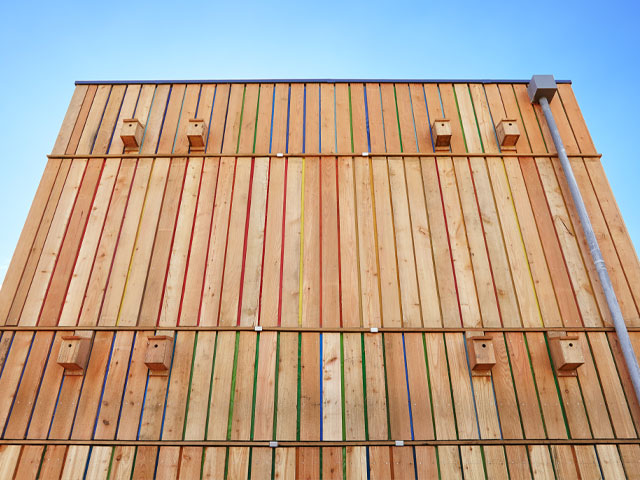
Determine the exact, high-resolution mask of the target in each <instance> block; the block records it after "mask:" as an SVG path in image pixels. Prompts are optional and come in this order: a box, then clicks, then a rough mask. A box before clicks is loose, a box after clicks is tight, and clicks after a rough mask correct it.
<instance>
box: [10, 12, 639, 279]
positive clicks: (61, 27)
mask: <svg viewBox="0 0 640 480" xmlns="http://www.w3.org/2000/svg"><path fill="white" fill-rule="evenodd" d="M639 8H640V7H638V6H637V4H636V2H631V1H629V2H617V1H609V2H606V4H603V2H598V3H595V2H584V1H582V2H575V1H560V2H557V1H556V2H543V1H534V2H505V1H500V2H469V3H468V4H467V3H464V2H442V1H441V2H430V1H421V2H407V1H395V2H389V3H382V2H377V1H373V0H372V1H367V2H333V1H325V2H314V3H306V2H281V3H279V4H275V3H273V4H272V3H271V2H249V1H245V2H233V1H228V2H224V3H219V2H211V1H210V2H202V3H195V2H177V1H173V2H164V1H161V0H158V1H156V2H140V1H129V2H119V1H109V2H8V3H4V4H3V8H2V18H1V19H0V25H1V28H0V69H1V71H2V75H1V76H0V139H1V142H2V160H1V161H2V163H3V165H2V172H3V175H2V176H0V205H1V207H0V224H1V225H2V234H1V235H0V279H1V278H3V277H4V273H5V271H6V268H7V266H8V264H9V261H10V259H11V255H12V254H13V250H14V248H15V245H16V242H17V240H18V236H19V235H20V231H21V229H22V225H23V224H24V220H25V218H26V215H27V212H28V209H29V206H30V205H31V201H32V199H33V195H34V193H35V190H36V188H37V185H38V182H39V180H40V176H41V174H42V171H43V169H44V165H45V161H46V157H45V155H46V154H47V153H49V152H50V151H51V148H52V146H53V143H54V140H55V137H56V135H57V132H58V129H59V128H60V124H61V123H62V119H63V117H64V113H65V111H66V108H67V105H68V102H69V100H70V98H71V94H72V92H73V88H74V85H73V82H74V81H75V80H132V79H136V80H137V79H228V78H508V79H512V78H516V79H517V78H523V79H524V78H529V77H530V76H531V75H532V74H534V73H552V74H554V75H555V76H556V78H562V79H571V80H573V82H574V83H573V87H574V90H575V92H576V96H577V97H578V102H579V103H580V106H581V108H582V112H583V114H584V116H585V118H586V121H587V124H588V126H589V128H590V130H591V134H592V136H593V139H594V142H595V144H596V148H597V149H598V150H599V151H600V152H603V153H604V158H603V162H604V166H605V170H606V172H607V174H608V177H609V181H610V182H611V184H612V186H613V190H614V192H615V194H616V197H617V200H618V203H619V205H620V208H621V210H622V214H623V217H624V219H625V221H626V224H627V227H628V228H629V231H630V232H631V237H632V239H633V241H634V243H635V245H636V247H638V246H640V208H638V207H639V206H640V202H638V200H637V189H638V184H639V181H640V159H638V158H637V154H636V153H635V152H636V151H637V149H638V146H637V145H636V140H637V138H638V119H637V112H639V111H640V95H639V94H638V91H639V89H638V86H637V84H636V82H637V81H638V76H639V73H640V62H639V60H640V53H639V51H640V33H639V32H640V29H639V28H638V20H640V19H639V11H640V10H639Z"/></svg>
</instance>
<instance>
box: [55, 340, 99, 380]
mask: <svg viewBox="0 0 640 480" xmlns="http://www.w3.org/2000/svg"><path fill="white" fill-rule="evenodd" d="M90 343H91V341H90V340H89V339H88V338H86V337H80V336H77V335H64V336H63V337H62V342H60V350H59V351H58V365H60V366H61V367H63V368H64V371H65V374H67V375H82V374H83V373H84V369H85V367H86V366H87V360H88V359H89V349H90V348H89V347H90Z"/></svg>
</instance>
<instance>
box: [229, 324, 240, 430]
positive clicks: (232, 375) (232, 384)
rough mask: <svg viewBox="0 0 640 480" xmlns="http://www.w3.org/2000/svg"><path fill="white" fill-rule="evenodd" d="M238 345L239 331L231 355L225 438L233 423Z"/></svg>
mask: <svg viewBox="0 0 640 480" xmlns="http://www.w3.org/2000/svg"><path fill="white" fill-rule="evenodd" d="M239 347H240V332H236V347H235V353H234V355H233V373H232V374H231V395H230V396H229V419H228V421H227V440H231V426H232V423H233V421H232V420H233V403H234V401H235V397H236V375H237V373H238V349H239Z"/></svg>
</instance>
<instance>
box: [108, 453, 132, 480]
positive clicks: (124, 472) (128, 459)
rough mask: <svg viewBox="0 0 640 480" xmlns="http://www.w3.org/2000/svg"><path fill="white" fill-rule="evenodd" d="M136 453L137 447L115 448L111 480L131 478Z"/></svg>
mask: <svg viewBox="0 0 640 480" xmlns="http://www.w3.org/2000/svg"><path fill="white" fill-rule="evenodd" d="M135 451H136V447H124V446H117V447H114V450H113V458H112V459H111V475H110V476H109V479H114V480H125V479H130V478H131V473H132V472H133V459H134V456H135Z"/></svg>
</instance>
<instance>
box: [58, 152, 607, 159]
mask: <svg viewBox="0 0 640 480" xmlns="http://www.w3.org/2000/svg"><path fill="white" fill-rule="evenodd" d="M567 156H568V157H570V158H602V154H601V153H592V154H587V153H575V154H567ZM189 157H196V158H203V157H204V158H210V157H213V158H224V157H238V158H243V157H246V158H254V157H255V158H258V157H295V158H302V157H307V158H308V157H332V158H335V157H447V158H451V157H493V158H499V157H526V158H531V157H538V158H557V157H558V154H557V153H547V152H544V153H516V152H491V153H487V152H469V153H452V152H421V153H415V152H400V153H398V152H386V153H379V152H362V153H354V152H347V153H326V152H323V153H317V152H316V153H310V152H305V153H275V152H271V153H204V152H192V153H110V154H102V155H99V154H92V155H79V154H78V155H75V154H65V155H62V154H61V155H47V158H59V159H64V158H71V159H73V158H82V159H87V158H189Z"/></svg>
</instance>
